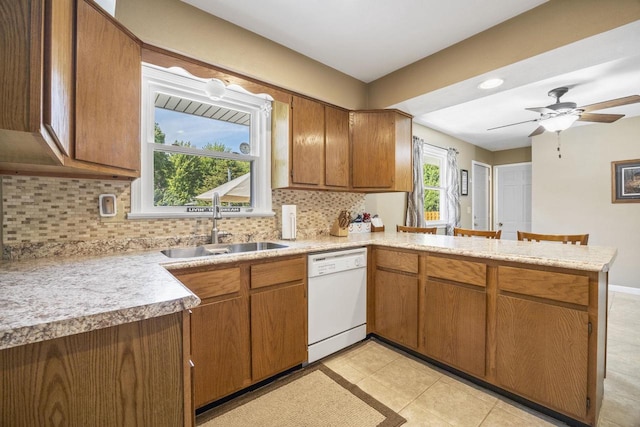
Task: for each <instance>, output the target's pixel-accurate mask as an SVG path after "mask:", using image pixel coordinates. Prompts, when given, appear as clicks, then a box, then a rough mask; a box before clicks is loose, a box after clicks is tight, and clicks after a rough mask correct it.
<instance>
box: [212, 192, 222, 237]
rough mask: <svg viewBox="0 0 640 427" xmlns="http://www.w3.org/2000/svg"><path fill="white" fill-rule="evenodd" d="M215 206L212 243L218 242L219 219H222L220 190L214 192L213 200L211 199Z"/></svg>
mask: <svg viewBox="0 0 640 427" xmlns="http://www.w3.org/2000/svg"><path fill="white" fill-rule="evenodd" d="M211 205H212V206H213V228H212V229H211V243H219V242H218V220H219V219H222V212H220V195H219V194H218V192H217V191H216V192H214V193H213V200H212V201H211Z"/></svg>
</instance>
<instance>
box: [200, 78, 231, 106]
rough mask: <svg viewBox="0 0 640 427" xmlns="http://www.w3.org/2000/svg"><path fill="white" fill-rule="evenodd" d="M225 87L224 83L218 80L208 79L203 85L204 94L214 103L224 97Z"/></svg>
mask: <svg viewBox="0 0 640 427" xmlns="http://www.w3.org/2000/svg"><path fill="white" fill-rule="evenodd" d="M226 91H227V87H226V86H225V84H224V82H223V81H222V80H219V79H209V80H207V82H206V83H205V85H204V92H205V93H206V94H207V96H208V97H209V98H211V99H213V100H214V101H218V100H220V99H222V98H223V97H224V94H225V93H226Z"/></svg>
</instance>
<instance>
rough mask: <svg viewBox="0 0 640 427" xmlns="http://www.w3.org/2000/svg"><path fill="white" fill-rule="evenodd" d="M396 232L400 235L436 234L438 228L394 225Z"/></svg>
mask: <svg viewBox="0 0 640 427" xmlns="http://www.w3.org/2000/svg"><path fill="white" fill-rule="evenodd" d="M396 231H397V232H400V233H424V234H437V232H438V227H407V226H405V225H396Z"/></svg>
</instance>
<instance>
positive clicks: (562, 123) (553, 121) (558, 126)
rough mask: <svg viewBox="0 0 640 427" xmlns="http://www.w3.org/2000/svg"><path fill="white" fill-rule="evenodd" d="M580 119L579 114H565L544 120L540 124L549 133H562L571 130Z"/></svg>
mask: <svg viewBox="0 0 640 427" xmlns="http://www.w3.org/2000/svg"><path fill="white" fill-rule="evenodd" d="M579 118H580V116H579V115H577V114H564V115H561V116H555V117H550V118H548V119H545V120H542V121H541V122H540V124H541V125H542V126H543V127H544V128H545V129H546V130H547V131H549V132H560V131H563V130H567V129H569V128H570V127H571V125H572V124H573V123H574V122H575V121H576V120H578V119H579Z"/></svg>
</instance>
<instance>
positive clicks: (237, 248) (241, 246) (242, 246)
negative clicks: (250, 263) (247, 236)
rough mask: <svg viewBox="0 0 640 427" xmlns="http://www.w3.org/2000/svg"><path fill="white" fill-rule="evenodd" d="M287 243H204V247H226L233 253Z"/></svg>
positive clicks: (276, 247)
mask: <svg viewBox="0 0 640 427" xmlns="http://www.w3.org/2000/svg"><path fill="white" fill-rule="evenodd" d="M286 247H287V245H281V244H279V243H273V242H249V243H228V244H226V243H225V244H218V245H206V246H205V248H208V249H209V248H211V249H212V250H215V249H218V248H220V249H222V248H225V249H227V253H230V254H235V253H239V252H255V251H265V250H268V249H280V248H286Z"/></svg>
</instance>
